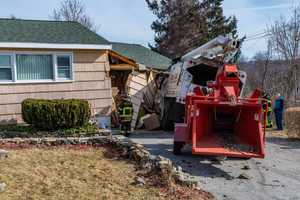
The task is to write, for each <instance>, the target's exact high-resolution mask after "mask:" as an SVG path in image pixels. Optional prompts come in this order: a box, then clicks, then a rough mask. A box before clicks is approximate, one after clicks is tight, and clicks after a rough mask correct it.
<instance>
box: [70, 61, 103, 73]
mask: <svg viewBox="0 0 300 200" xmlns="http://www.w3.org/2000/svg"><path fill="white" fill-rule="evenodd" d="M74 67H75V73H76V72H93V71H97V72H105V71H106V69H105V62H101V63H75V64H74Z"/></svg>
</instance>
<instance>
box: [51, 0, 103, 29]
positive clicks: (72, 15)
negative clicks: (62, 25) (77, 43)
mask: <svg viewBox="0 0 300 200" xmlns="http://www.w3.org/2000/svg"><path fill="white" fill-rule="evenodd" d="M51 18H52V19H54V20H57V21H74V22H78V23H80V24H82V25H83V26H85V27H87V28H88V29H90V30H92V31H94V32H97V31H98V27H97V26H96V25H95V24H94V22H93V21H92V19H91V18H90V17H89V16H88V15H87V14H86V10H85V6H84V4H83V2H82V1H81V0H62V1H61V4H60V7H59V8H57V9H54V10H53V13H52V16H51Z"/></svg>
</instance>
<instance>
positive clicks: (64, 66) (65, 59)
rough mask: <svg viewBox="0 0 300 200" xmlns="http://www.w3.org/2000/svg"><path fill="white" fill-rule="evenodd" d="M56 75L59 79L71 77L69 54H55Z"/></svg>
mask: <svg viewBox="0 0 300 200" xmlns="http://www.w3.org/2000/svg"><path fill="white" fill-rule="evenodd" d="M56 60H57V77H58V78H59V79H71V56H70V55H57V57H56Z"/></svg>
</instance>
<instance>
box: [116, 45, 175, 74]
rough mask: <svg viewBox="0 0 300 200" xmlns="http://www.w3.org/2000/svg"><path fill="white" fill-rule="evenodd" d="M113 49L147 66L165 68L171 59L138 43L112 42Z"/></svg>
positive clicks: (158, 68)
mask: <svg viewBox="0 0 300 200" xmlns="http://www.w3.org/2000/svg"><path fill="white" fill-rule="evenodd" d="M112 48H113V51H115V52H117V53H119V54H121V55H123V56H126V57H128V58H130V59H133V60H135V61H136V62H137V63H139V64H143V65H145V66H146V67H148V68H153V69H157V70H167V69H168V68H169V66H170V63H171V60H170V59H169V58H167V57H165V56H162V55H160V54H158V53H156V52H154V51H151V50H150V49H148V48H146V47H144V46H142V45H139V44H127V43H118V42H112Z"/></svg>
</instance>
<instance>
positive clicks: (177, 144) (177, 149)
mask: <svg viewBox="0 0 300 200" xmlns="http://www.w3.org/2000/svg"><path fill="white" fill-rule="evenodd" d="M184 144H185V143H184V142H174V144H173V154H174V155H181V149H182V147H183V146H184Z"/></svg>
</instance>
